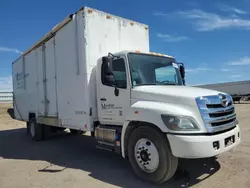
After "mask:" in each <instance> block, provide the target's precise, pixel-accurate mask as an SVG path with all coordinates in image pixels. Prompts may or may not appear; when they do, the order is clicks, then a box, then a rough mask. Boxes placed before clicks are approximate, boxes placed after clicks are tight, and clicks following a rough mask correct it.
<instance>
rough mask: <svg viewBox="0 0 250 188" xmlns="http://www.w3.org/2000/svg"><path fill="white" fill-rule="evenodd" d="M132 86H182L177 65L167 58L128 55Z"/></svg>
mask: <svg viewBox="0 0 250 188" xmlns="http://www.w3.org/2000/svg"><path fill="white" fill-rule="evenodd" d="M128 59H129V65H130V70H131V77H132V78H131V79H132V84H133V86H139V85H182V79H181V76H180V72H179V68H178V65H177V64H176V63H175V60H174V59H172V58H168V57H162V56H155V55H147V54H136V53H129V54H128Z"/></svg>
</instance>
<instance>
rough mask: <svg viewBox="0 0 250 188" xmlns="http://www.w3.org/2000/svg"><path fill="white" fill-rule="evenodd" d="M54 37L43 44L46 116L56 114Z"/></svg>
mask: <svg viewBox="0 0 250 188" xmlns="http://www.w3.org/2000/svg"><path fill="white" fill-rule="evenodd" d="M55 60H56V59H55V47H54V38H51V39H50V40H49V41H48V42H46V44H45V70H46V75H45V76H46V83H47V84H46V91H47V94H46V97H47V99H48V104H47V113H48V116H57V98H56V70H55V63H56V62H55Z"/></svg>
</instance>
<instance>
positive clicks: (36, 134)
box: [27, 117, 44, 141]
mask: <svg viewBox="0 0 250 188" xmlns="http://www.w3.org/2000/svg"><path fill="white" fill-rule="evenodd" d="M27 128H28V130H29V134H30V136H31V138H32V140H36V141H39V140H42V139H43V129H44V125H42V124H39V123H37V122H36V118H34V117H32V118H31V119H30V121H29V123H28V124H27Z"/></svg>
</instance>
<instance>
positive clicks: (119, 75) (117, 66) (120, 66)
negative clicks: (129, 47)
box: [102, 58, 127, 89]
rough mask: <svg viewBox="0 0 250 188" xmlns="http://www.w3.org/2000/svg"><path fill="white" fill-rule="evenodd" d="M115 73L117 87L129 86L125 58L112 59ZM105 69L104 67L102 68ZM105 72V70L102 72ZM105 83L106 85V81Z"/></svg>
mask: <svg viewBox="0 0 250 188" xmlns="http://www.w3.org/2000/svg"><path fill="white" fill-rule="evenodd" d="M112 67H113V74H114V78H115V86H116V87H117V88H124V89H125V88H127V76H126V67H125V61H124V59H123V58H119V59H114V60H113V61H112ZM102 70H103V69H102ZM102 74H104V72H102ZM104 85H106V84H105V83H104Z"/></svg>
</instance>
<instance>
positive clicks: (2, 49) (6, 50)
mask: <svg viewBox="0 0 250 188" xmlns="http://www.w3.org/2000/svg"><path fill="white" fill-rule="evenodd" d="M0 52H14V53H17V54H22V53H23V52H21V51H20V50H18V49H15V48H7V47H1V46H0Z"/></svg>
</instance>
